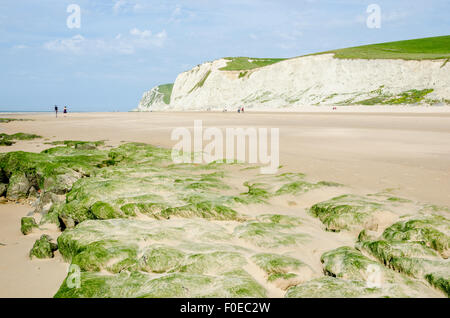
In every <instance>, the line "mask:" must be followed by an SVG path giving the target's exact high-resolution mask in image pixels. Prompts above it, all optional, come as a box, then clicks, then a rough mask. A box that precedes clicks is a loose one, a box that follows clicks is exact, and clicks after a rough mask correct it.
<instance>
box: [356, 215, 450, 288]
mask: <svg viewBox="0 0 450 318" xmlns="http://www.w3.org/2000/svg"><path fill="white" fill-rule="evenodd" d="M449 224H450V223H449V220H448V219H447V218H445V217H443V216H441V215H426V216H421V217H412V218H409V219H408V220H403V221H400V222H397V223H395V224H393V225H392V226H390V227H388V228H387V229H386V230H385V231H384V232H383V234H382V235H381V237H380V238H378V239H374V240H367V241H361V242H358V243H357V248H358V249H360V250H364V251H366V252H367V253H370V254H371V255H373V256H374V257H376V258H377V259H378V260H380V261H381V262H382V263H383V264H385V265H386V266H388V267H390V268H392V269H394V270H396V271H399V272H402V273H405V274H406V275H409V276H412V277H415V278H418V279H424V280H426V281H427V282H428V283H430V284H431V285H432V286H434V287H436V288H438V289H440V290H441V291H443V292H444V293H445V294H447V296H450V289H449V285H450V263H449V259H448V251H449V249H448V246H449V242H450V235H449V229H450V227H449Z"/></svg>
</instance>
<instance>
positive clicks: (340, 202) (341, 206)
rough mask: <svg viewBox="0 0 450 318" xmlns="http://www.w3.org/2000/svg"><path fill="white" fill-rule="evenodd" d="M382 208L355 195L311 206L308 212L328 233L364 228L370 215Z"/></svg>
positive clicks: (378, 204)
mask: <svg viewBox="0 0 450 318" xmlns="http://www.w3.org/2000/svg"><path fill="white" fill-rule="evenodd" d="M382 208H384V206H383V205H382V204H381V203H378V202H375V201H370V200H368V199H367V198H365V197H361V196H356V195H350V194H347V195H342V196H338V197H335V198H332V199H330V200H328V201H324V202H320V203H317V204H315V205H313V206H312V207H311V208H310V210H309V212H310V213H311V214H312V215H313V216H315V217H317V218H319V219H320V221H321V222H322V223H323V224H324V225H325V227H326V229H327V230H329V231H340V230H351V229H353V228H357V227H365V226H366V223H367V222H368V221H369V220H370V218H371V215H372V214H373V213H374V212H375V211H377V210H381V209H382Z"/></svg>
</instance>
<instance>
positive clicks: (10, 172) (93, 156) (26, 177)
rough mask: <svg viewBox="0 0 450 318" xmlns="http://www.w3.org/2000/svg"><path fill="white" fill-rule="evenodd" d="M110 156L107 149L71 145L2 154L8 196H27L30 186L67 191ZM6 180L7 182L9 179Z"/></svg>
mask: <svg viewBox="0 0 450 318" xmlns="http://www.w3.org/2000/svg"><path fill="white" fill-rule="evenodd" d="M107 158H108V155H107V152H106V151H100V150H79V149H75V148H68V147H55V148H50V149H46V150H44V151H43V152H41V153H29V152H23V151H16V152H9V153H7V154H5V155H3V156H2V157H1V158H0V170H1V171H2V175H3V177H2V179H4V180H2V181H3V182H5V181H6V182H8V184H9V185H8V190H7V197H8V198H9V199H12V200H16V199H18V198H21V197H26V195H27V193H28V190H29V189H30V188H31V187H34V188H35V190H42V191H43V192H53V193H57V194H65V193H66V192H67V191H69V190H70V189H71V187H72V184H73V183H74V182H75V181H76V180H77V179H79V178H81V177H83V176H86V175H90V174H91V173H93V171H95V170H97V169H98V165H100V164H101V163H102V162H104V161H105V160H106V159H107ZM6 182H5V183H6Z"/></svg>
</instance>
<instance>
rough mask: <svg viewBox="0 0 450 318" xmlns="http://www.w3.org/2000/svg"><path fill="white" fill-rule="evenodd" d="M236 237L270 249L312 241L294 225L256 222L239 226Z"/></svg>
mask: <svg viewBox="0 0 450 318" xmlns="http://www.w3.org/2000/svg"><path fill="white" fill-rule="evenodd" d="M234 235H235V236H237V237H239V238H241V239H243V240H246V241H248V242H251V243H252V244H254V245H256V246H260V247H268V248H275V247H279V246H289V245H296V244H301V243H304V242H305V241H308V240H309V239H310V237H309V235H307V234H304V233H301V232H299V231H298V229H297V228H296V227H295V226H294V225H291V224H280V223H271V222H256V221H249V222H245V223H244V224H242V225H239V226H237V227H236V228H235V229H234Z"/></svg>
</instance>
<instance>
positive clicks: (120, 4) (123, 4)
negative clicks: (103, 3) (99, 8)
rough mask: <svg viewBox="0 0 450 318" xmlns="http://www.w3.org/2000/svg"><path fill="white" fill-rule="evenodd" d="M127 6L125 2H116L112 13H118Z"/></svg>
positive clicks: (119, 0) (121, 0) (122, 0)
mask: <svg viewBox="0 0 450 318" xmlns="http://www.w3.org/2000/svg"><path fill="white" fill-rule="evenodd" d="M126 4H127V1H126V0H118V1H115V2H114V5H113V11H114V13H119V11H120V9H121V8H122V7H124V6H125V5H126Z"/></svg>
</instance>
